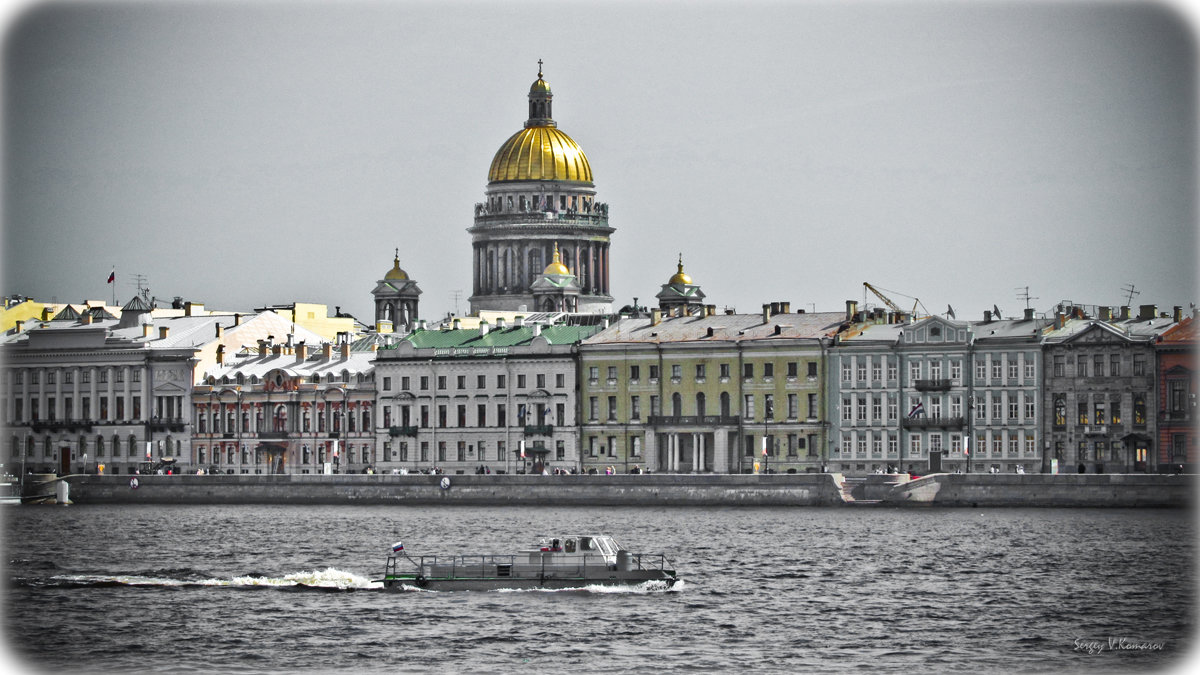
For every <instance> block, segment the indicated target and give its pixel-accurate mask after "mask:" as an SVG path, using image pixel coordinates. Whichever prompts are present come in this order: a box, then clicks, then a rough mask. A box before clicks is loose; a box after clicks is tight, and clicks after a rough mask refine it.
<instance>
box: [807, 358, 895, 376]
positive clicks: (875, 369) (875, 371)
mask: <svg viewBox="0 0 1200 675" xmlns="http://www.w3.org/2000/svg"><path fill="white" fill-rule="evenodd" d="M813 365H814V366H815V365H816V364H815V363H814V364H813ZM882 378H883V367H882V366H881V365H880V363H879V359H877V358H875V357H871V381H873V382H879V381H880V380H881V379H882Z"/></svg>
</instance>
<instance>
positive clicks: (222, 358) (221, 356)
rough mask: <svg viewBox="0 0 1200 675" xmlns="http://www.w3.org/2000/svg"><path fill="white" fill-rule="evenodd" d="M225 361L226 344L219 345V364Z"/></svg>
mask: <svg viewBox="0 0 1200 675" xmlns="http://www.w3.org/2000/svg"><path fill="white" fill-rule="evenodd" d="M223 363H225V345H217V365H218V366H219V365H221V364H223Z"/></svg>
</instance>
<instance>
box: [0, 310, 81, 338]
mask: <svg viewBox="0 0 1200 675" xmlns="http://www.w3.org/2000/svg"><path fill="white" fill-rule="evenodd" d="M88 316H91V315H90V314H89V315H88ZM13 328H15V329H16V331H17V332H18V333H20V332H21V331H22V330H24V329H25V322H24V321H23V320H22V321H17V322H16V323H15V324H14V325H13Z"/></svg>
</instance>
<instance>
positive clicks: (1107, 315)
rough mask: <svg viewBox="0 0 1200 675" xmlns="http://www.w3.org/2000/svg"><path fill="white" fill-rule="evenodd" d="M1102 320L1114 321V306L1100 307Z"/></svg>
mask: <svg viewBox="0 0 1200 675" xmlns="http://www.w3.org/2000/svg"><path fill="white" fill-rule="evenodd" d="M1100 320H1101V321H1112V307H1103V306H1101V307H1100Z"/></svg>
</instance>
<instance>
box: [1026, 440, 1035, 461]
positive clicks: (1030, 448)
mask: <svg viewBox="0 0 1200 675" xmlns="http://www.w3.org/2000/svg"><path fill="white" fill-rule="evenodd" d="M1035 454H1037V442H1036V441H1035V440H1034V439H1033V436H1026V437H1025V456H1026V457H1032V456H1034V455H1035Z"/></svg>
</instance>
